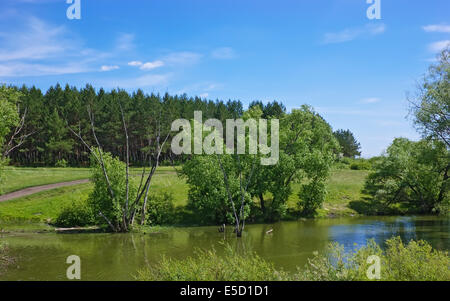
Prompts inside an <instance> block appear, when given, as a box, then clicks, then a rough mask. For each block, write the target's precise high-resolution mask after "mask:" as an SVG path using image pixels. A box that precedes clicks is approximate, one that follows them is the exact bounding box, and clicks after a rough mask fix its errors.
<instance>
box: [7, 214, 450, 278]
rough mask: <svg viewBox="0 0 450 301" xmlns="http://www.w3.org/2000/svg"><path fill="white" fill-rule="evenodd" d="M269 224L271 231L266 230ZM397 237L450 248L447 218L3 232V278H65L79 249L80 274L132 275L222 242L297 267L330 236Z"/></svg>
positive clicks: (350, 241) (354, 239)
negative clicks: (8, 260) (7, 257)
mask: <svg viewBox="0 0 450 301" xmlns="http://www.w3.org/2000/svg"><path fill="white" fill-rule="evenodd" d="M0 228H1V227H0ZM270 229H273V231H272V232H271V233H270V234H267V233H266V232H267V231H268V230H270ZM392 236H401V237H402V239H403V240H405V241H409V240H410V239H424V240H426V241H428V242H429V243H431V245H432V246H433V247H435V248H437V249H441V250H450V219H449V218H447V217H435V216H417V217H353V218H339V219H319V220H304V221H292V222H279V223H274V224H258V225H247V226H246V227H245V231H244V234H243V237H242V238H240V239H237V238H236V237H235V235H234V234H233V233H232V228H231V227H228V228H227V229H226V233H219V232H218V229H217V227H190V228H169V229H165V230H162V231H161V233H155V234H140V233H139V234H138V233H133V234H109V233H99V234H55V233H30V232H26V231H25V232H24V233H18V232H15V233H10V234H0V240H1V241H2V242H6V243H7V244H8V246H9V249H10V251H11V254H12V255H13V256H14V257H16V263H15V264H14V265H12V266H10V267H9V268H8V270H7V271H6V273H4V274H3V275H1V276H0V279H1V280H66V269H67V267H68V266H69V265H68V264H66V258H67V257H68V256H69V255H78V256H79V257H80V258H81V277H82V280H133V279H134V278H133V275H135V273H136V271H137V270H138V269H140V268H142V267H145V266H146V265H147V264H155V263H157V262H158V260H160V258H161V257H162V256H163V255H165V256H167V257H173V258H185V257H186V256H191V255H193V254H194V252H195V249H196V248H211V247H214V248H215V249H216V250H217V251H218V252H219V253H220V252H221V251H222V250H223V244H224V242H226V243H229V244H231V245H232V246H233V247H235V248H237V249H238V250H251V251H255V252H256V253H258V254H259V255H260V256H261V257H263V258H265V259H267V260H269V261H271V262H273V263H274V264H275V266H276V267H278V268H283V269H284V270H287V271H295V270H296V267H297V266H304V265H305V263H306V262H307V259H308V258H310V257H312V256H313V252H314V251H322V250H324V249H325V247H326V246H327V244H328V243H329V242H332V241H335V242H338V243H340V244H343V245H344V246H345V248H346V249H347V250H352V249H353V248H355V244H356V246H358V245H363V244H365V242H366V241H367V240H368V239H371V238H373V239H375V241H376V242H378V243H382V242H384V241H385V240H386V239H388V238H390V237H392Z"/></svg>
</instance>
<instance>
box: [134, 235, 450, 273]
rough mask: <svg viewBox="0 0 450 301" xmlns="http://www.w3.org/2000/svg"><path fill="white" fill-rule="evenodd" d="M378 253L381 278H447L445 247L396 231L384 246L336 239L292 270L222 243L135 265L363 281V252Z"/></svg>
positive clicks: (181, 270)
mask: <svg viewBox="0 0 450 301" xmlns="http://www.w3.org/2000/svg"><path fill="white" fill-rule="evenodd" d="M372 255H376V256H378V257H379V258H380V267H381V268H380V270H381V271H380V276H381V279H380V280H382V281H430V280H433V281H434V280H440V281H450V258H449V255H448V252H442V251H437V250H433V248H432V247H431V246H430V245H429V244H428V243H427V242H425V241H417V242H415V241H410V242H409V243H408V244H407V245H404V244H403V242H402V241H401V239H400V237H395V238H391V239H388V240H387V241H386V250H385V251H383V250H382V249H381V247H380V246H379V245H378V244H376V243H375V241H374V240H369V241H368V242H367V244H366V245H365V246H363V247H361V248H360V249H357V250H355V251H352V252H345V251H344V247H343V246H342V245H339V244H338V243H330V244H329V246H328V248H327V250H326V251H325V252H324V253H322V254H319V253H316V254H314V257H313V258H311V259H309V260H308V263H307V264H306V266H305V267H304V268H298V269H297V272H295V273H286V272H283V271H282V270H276V269H275V267H274V266H273V264H271V263H269V262H267V261H265V260H264V259H262V258H260V257H259V256H258V255H256V254H255V253H252V252H246V253H243V254H240V253H238V252H236V251H235V250H233V249H232V248H231V247H229V246H227V247H226V248H225V253H224V254H223V255H218V254H217V252H216V251H215V250H214V249H213V250H211V251H201V250H198V251H196V253H195V256H194V257H188V258H186V259H182V260H175V259H168V258H166V257H163V258H162V260H161V262H159V263H158V264H156V265H153V266H150V267H147V268H144V269H141V270H139V271H138V273H137V276H136V279H138V280H143V281H155V280H156V281H174V280H175V281H276V280H281V281H299V280H300V281H367V280H369V279H368V278H367V270H368V268H369V267H370V266H371V265H372V263H368V262H367V259H368V257H369V256H372Z"/></svg>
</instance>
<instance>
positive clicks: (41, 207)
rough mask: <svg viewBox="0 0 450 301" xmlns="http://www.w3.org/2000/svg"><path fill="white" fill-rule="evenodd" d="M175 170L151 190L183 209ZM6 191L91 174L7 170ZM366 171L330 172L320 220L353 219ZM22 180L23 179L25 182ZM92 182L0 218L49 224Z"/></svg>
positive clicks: (36, 198)
mask: <svg viewBox="0 0 450 301" xmlns="http://www.w3.org/2000/svg"><path fill="white" fill-rule="evenodd" d="M176 169H177V167H175V168H174V167H167V166H163V167H159V168H158V170H157V172H156V174H155V176H154V179H153V181H152V184H151V187H150V191H151V192H155V193H159V192H169V191H170V192H171V193H172V196H173V200H174V206H175V207H176V208H178V209H183V208H184V207H185V206H186V205H187V203H188V189H189V187H188V185H187V184H186V182H185V179H184V178H180V177H179V176H178V175H177V171H176ZM141 172H142V169H140V168H132V169H131V174H132V175H133V178H134V180H135V181H138V180H139V179H140V174H141ZM5 173H6V181H5V183H4V186H3V187H4V190H5V191H8V192H9V191H16V190H19V189H23V188H26V187H30V186H36V185H44V184H51V183H59V182H66V181H72V180H78V179H87V178H89V176H90V171H89V169H87V168H19V167H9V168H7V169H6V172H5ZM367 174H368V171H364V170H349V169H338V170H333V171H332V172H331V176H330V178H329V180H328V182H327V191H328V194H327V196H326V200H325V202H324V206H323V208H322V209H320V210H319V216H321V217H336V216H353V215H357V212H355V211H354V210H352V209H351V208H349V207H348V205H349V203H350V202H351V201H357V200H360V199H361V198H362V197H363V195H362V194H361V189H362V187H363V184H364V179H365V177H366V176H367ZM24 179H26V180H25V181H24ZM299 187H300V185H299V184H296V185H294V187H293V190H294V193H293V194H292V195H291V197H290V198H289V201H288V206H289V207H290V208H295V206H296V204H297V202H298V196H297V192H298V190H299ZM92 189H93V185H92V184H91V183H87V184H80V185H75V186H69V187H61V188H57V189H52V190H48V191H42V192H39V193H36V194H33V195H29V196H25V197H21V198H16V199H13V200H9V201H4V202H0V219H3V220H9V219H13V220H15V219H18V220H30V221H39V222H51V221H52V220H54V219H55V218H56V217H57V216H58V213H59V212H60V211H61V209H62V208H64V207H65V206H68V205H70V204H71V203H72V202H74V201H77V200H84V199H87V198H88V195H89V193H90V192H91V191H92Z"/></svg>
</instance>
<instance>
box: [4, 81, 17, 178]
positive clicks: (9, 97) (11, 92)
mask: <svg viewBox="0 0 450 301" xmlns="http://www.w3.org/2000/svg"><path fill="white" fill-rule="evenodd" d="M20 95H21V94H20V93H19V92H17V91H16V90H15V89H12V88H7V87H6V86H0V150H1V151H2V152H1V154H0V180H1V178H2V169H3V166H4V165H5V164H7V162H8V160H7V159H8V158H7V155H8V153H9V152H8V147H9V143H5V141H6V136H7V135H8V134H9V133H10V132H11V129H12V128H14V127H16V126H18V125H19V123H20V118H19V112H18V110H17V104H18V101H19V98H20ZM14 132H17V129H16V130H15V131H14Z"/></svg>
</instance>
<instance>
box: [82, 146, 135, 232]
mask: <svg viewBox="0 0 450 301" xmlns="http://www.w3.org/2000/svg"><path fill="white" fill-rule="evenodd" d="M94 152H95V154H96V155H97V157H100V152H101V151H99V150H98V149H95V150H94ZM102 156H103V162H104V165H105V169H106V173H107V175H108V179H109V183H110V184H111V187H110V188H111V190H112V191H113V193H114V198H113V197H112V196H111V194H110V191H109V187H108V184H107V181H106V179H105V176H104V173H103V169H102V167H101V165H100V164H99V162H98V161H97V160H96V159H95V157H94V154H92V156H91V162H92V167H91V172H92V176H91V181H92V183H94V189H93V191H92V192H91V194H90V195H89V203H90V206H92V209H93V211H94V213H95V216H96V222H97V223H99V224H105V223H106V221H105V219H104V218H103V217H102V216H101V214H100V212H101V213H102V214H103V215H104V216H105V217H106V218H107V219H108V220H109V221H110V222H111V223H112V224H113V225H114V226H115V227H119V225H120V224H121V222H122V218H123V214H124V208H125V206H124V205H125V202H126V169H125V163H123V162H122V161H120V160H119V159H118V158H117V157H113V156H112V155H111V154H110V153H106V152H102ZM136 194H137V187H136V185H135V183H134V181H130V186H129V199H130V200H132V201H134V200H135V199H136ZM119 228H120V227H119Z"/></svg>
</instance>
